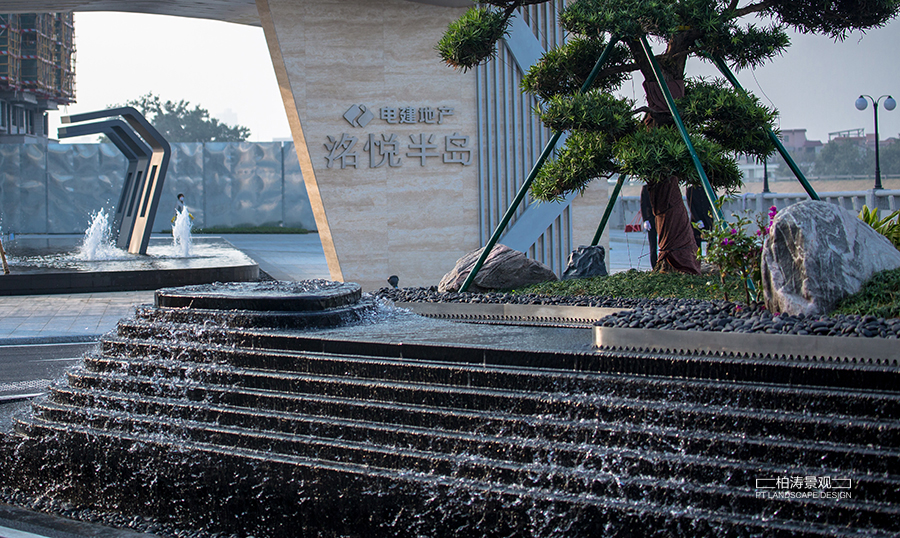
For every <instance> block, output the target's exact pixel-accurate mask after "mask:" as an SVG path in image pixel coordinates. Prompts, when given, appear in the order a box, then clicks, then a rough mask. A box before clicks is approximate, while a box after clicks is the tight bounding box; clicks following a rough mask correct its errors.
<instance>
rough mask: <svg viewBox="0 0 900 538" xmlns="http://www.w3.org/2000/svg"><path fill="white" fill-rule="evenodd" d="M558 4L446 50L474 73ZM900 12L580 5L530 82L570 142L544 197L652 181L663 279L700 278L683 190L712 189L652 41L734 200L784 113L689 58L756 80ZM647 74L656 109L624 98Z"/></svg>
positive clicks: (710, 4)
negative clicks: (670, 274) (709, 75)
mask: <svg viewBox="0 0 900 538" xmlns="http://www.w3.org/2000/svg"><path fill="white" fill-rule="evenodd" d="M546 1H549V0H488V1H486V2H484V3H482V5H481V6H480V7H473V8H471V9H470V10H469V11H467V12H466V14H465V15H464V16H463V17H461V18H460V19H459V20H458V21H455V22H454V23H452V24H451V25H450V27H449V28H448V30H447V32H446V33H445V35H444V37H443V38H442V39H441V41H440V42H439V43H438V45H437V49H438V51H439V53H440V54H441V57H442V58H443V59H444V61H446V62H447V63H448V64H450V65H451V66H454V67H456V68H459V69H462V70H463V71H465V70H467V69H470V68H472V67H474V66H476V65H478V64H480V63H481V62H484V61H486V60H487V59H489V58H490V57H491V56H492V55H493V54H494V51H495V45H496V43H497V41H498V40H499V39H501V38H502V37H503V36H504V35H505V33H506V31H507V27H508V24H509V20H510V17H512V16H513V15H514V13H515V10H516V9H517V8H519V7H521V6H524V5H529V4H539V3H543V2H546ZM741 4H744V5H741ZM898 11H900V0H864V1H851V0H757V1H753V0H751V1H750V2H747V3H744V2H739V1H738V0H575V1H573V2H570V3H569V4H568V5H567V6H566V7H565V8H564V9H563V11H562V13H561V16H560V21H561V24H562V25H563V27H564V28H565V29H566V31H567V32H569V34H570V39H569V40H568V41H567V42H566V43H565V44H564V45H562V46H560V47H559V48H556V49H553V50H550V51H548V52H547V53H546V54H545V55H544V56H543V58H542V59H541V60H540V61H539V62H538V63H537V64H535V65H534V66H533V67H532V68H531V69H530V70H529V71H528V73H527V74H526V76H525V79H524V81H523V89H524V90H525V91H526V92H528V93H530V94H532V95H534V96H536V97H537V98H538V101H539V103H540V105H539V109H540V118H541V120H542V121H543V122H544V124H545V125H547V126H548V127H550V128H551V129H553V130H554V131H557V132H560V131H566V132H568V133H569V137H568V138H567V140H566V143H565V145H564V147H562V148H561V149H560V150H559V151H558V152H557V156H556V158H555V159H554V160H553V161H551V162H549V163H548V164H547V165H545V166H544V167H543V168H542V170H541V172H540V174H539V175H538V177H537V178H536V179H535V180H534V182H533V183H532V185H531V194H532V196H533V197H534V198H537V199H540V200H556V199H561V198H562V197H563V196H565V195H566V194H567V193H569V192H572V191H583V190H584V189H585V188H586V186H587V184H588V183H589V182H590V181H592V180H594V179H596V178H608V177H610V176H612V175H613V174H627V175H628V176H629V177H632V178H636V179H640V180H642V181H644V182H645V183H646V185H647V187H648V189H649V191H650V198H651V202H652V203H653V205H654V213H655V215H656V225H657V230H658V232H659V234H660V264H658V265H657V267H658V268H662V269H674V270H679V271H683V272H696V271H698V270H699V265H698V264H697V260H696V245H694V241H693V238H692V234H691V231H690V222H689V218H688V216H687V212H686V211H685V209H684V207H683V205H682V204H681V203H680V185H693V186H695V187H700V186H701V179H700V176H699V174H698V172H697V170H696V168H695V167H694V164H693V160H692V157H691V155H690V153H689V151H688V148H687V146H686V145H685V143H684V142H683V140H682V138H681V136H680V135H679V132H678V130H677V129H676V126H675V121H674V119H673V116H672V115H671V113H670V112H669V109H668V106H667V104H666V102H665V100H664V97H663V92H662V91H661V90H660V86H659V85H658V84H657V82H656V80H657V78H656V75H655V73H654V70H653V67H652V64H651V62H650V60H649V59H648V56H647V47H648V46H649V45H648V43H649V41H648V39H649V40H650V41H652V42H655V43H661V44H664V45H665V50H664V51H663V52H661V53H659V54H655V55H654V57H655V59H656V61H657V62H658V64H659V66H660V68H661V71H662V75H663V79H664V80H665V83H666V86H667V88H668V90H669V92H670V93H671V94H672V96H673V97H674V98H675V101H676V103H677V108H678V110H679V113H680V114H681V116H682V120H683V122H684V125H685V127H686V130H687V131H688V133H689V135H690V139H691V142H692V144H693V145H694V147H695V149H696V151H697V154H698V155H699V158H700V161H701V163H702V165H703V169H704V171H705V173H706V175H707V177H708V179H709V182H710V183H711V185H712V187H713V188H714V189H716V190H717V191H726V192H728V191H733V190H736V189H738V188H739V187H740V185H741V174H740V172H739V170H738V167H737V163H736V159H735V156H736V155H737V154H743V155H749V156H754V157H758V158H766V157H768V156H770V155H771V154H772V153H773V152H774V149H775V148H774V145H773V143H772V141H771V139H770V138H769V135H768V131H767V129H771V130H773V131H774V130H775V119H776V115H777V112H776V111H775V110H773V109H769V108H767V107H765V106H763V105H762V104H760V102H759V101H758V100H757V99H756V98H755V97H753V96H751V95H749V94H746V93H744V92H743V91H740V90H737V89H735V88H733V87H731V86H730V85H729V83H728V82H727V81H725V80H722V79H714V80H703V79H691V78H686V77H685V64H686V61H687V59H688V57H689V56H696V57H699V58H701V59H703V60H706V61H709V60H710V59H711V58H719V59H721V60H722V61H724V62H725V63H727V64H730V65H731V66H732V67H733V68H735V69H745V68H755V67H758V66H760V65H762V64H764V63H766V62H768V61H770V60H772V59H773V58H775V57H776V56H778V55H780V54H782V53H783V52H784V51H785V50H786V49H787V48H788V46H789V44H790V40H789V38H788V35H787V33H786V30H787V29H788V28H793V29H795V30H797V31H799V32H802V33H819V34H825V35H828V36H830V37H831V38H833V39H835V40H843V39H845V38H846V37H848V36H849V35H850V33H851V32H853V31H863V32H864V31H866V30H868V29H872V28H878V27H881V26H884V25H885V24H886V23H887V22H889V21H890V20H891V19H892V18H894V17H895V16H896V15H897V14H898ZM751 19H752V20H751ZM758 19H762V20H763V22H764V23H765V24H764V25H761V24H759V22H758ZM613 40H615V41H616V44H615V45H614V48H613V49H611V51H612V52H611V53H610V54H609V56H608V58H607V61H606V62H605V64H604V65H603V66H602V68H601V70H600V72H599V74H598V76H597V77H596V79H595V80H594V82H593V84H592V85H591V87H590V88H589V89H588V91H586V92H584V93H580V91H579V89H580V87H581V85H582V84H583V83H584V82H585V81H586V80H587V79H588V74H589V72H590V71H591V69H592V68H593V67H594V63H595V62H596V60H597V58H599V57H600V55H601V53H602V52H603V51H604V50H605V49H606V47H607V44H608V43H609V42H610V41H613ZM635 72H640V73H641V74H642V75H643V78H644V81H645V82H644V92H645V95H646V100H647V105H646V106H641V107H636V106H635V103H634V102H632V101H630V100H628V99H624V98H619V97H616V96H614V95H613V94H612V92H614V91H615V90H617V89H618V88H619V87H620V86H621V85H622V83H623V82H624V81H626V80H628V79H629V77H630V76H631V75H632V73H635ZM676 197H677V198H676ZM675 200H677V201H678V203H675ZM688 241H689V243H688ZM691 247H692V248H691Z"/></svg>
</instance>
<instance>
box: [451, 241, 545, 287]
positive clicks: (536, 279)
mask: <svg viewBox="0 0 900 538" xmlns="http://www.w3.org/2000/svg"><path fill="white" fill-rule="evenodd" d="M483 250H484V248H480V249H478V250H475V251H472V252H469V253H468V254H466V255H465V256H463V257H462V258H460V259H459V260H457V261H456V266H455V267H454V268H453V269H452V270H451V271H450V272H449V273H447V274H446V275H444V278H442V279H441V283H440V284H439V285H438V291H442V292H443V291H459V288H460V287H461V286H462V285H463V282H465V281H466V277H468V276H469V272H471V271H472V268H473V267H474V266H475V262H477V261H478V257H479V256H481V252H482V251H483ZM551 280H557V278H556V275H555V274H554V273H553V271H551V270H550V268H549V267H547V266H546V265H544V264H543V263H541V262H539V261H535V260H532V259H529V258H527V257H526V256H525V254H523V253H522V252H519V251H518V250H513V249H511V248H509V247H507V246H506V245H500V244H497V245H494V248H493V249H492V250H491V253H490V254H489V255H488V257H487V259H485V260H484V265H482V266H481V270H479V271H478V274H477V275H475V280H474V281H473V282H472V284H471V285H470V286H469V289H468V290H467V291H471V292H476V293H481V292H485V291H494V290H503V289H509V288H521V287H524V286H530V285H531V284H538V283H540V282H547V281H551Z"/></svg>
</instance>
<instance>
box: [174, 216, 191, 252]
mask: <svg viewBox="0 0 900 538" xmlns="http://www.w3.org/2000/svg"><path fill="white" fill-rule="evenodd" d="M192 220H193V217H192V216H191V214H190V212H189V211H188V208H187V206H184V209H182V210H181V211H178V212H177V214H176V216H175V223H174V224H173V225H172V239H173V244H172V246H173V248H174V249H175V256H178V257H181V258H188V257H190V256H192V255H193V254H194V243H193V239H192V238H191V226H192V225H193V224H192V222H191V221H192Z"/></svg>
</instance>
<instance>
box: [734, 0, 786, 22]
mask: <svg viewBox="0 0 900 538" xmlns="http://www.w3.org/2000/svg"><path fill="white" fill-rule="evenodd" d="M777 3H778V2H777V0H763V1H762V2H760V3H758V4H750V5H748V6H744V7H742V8H741V9H735V10H734V18H735V19H737V18H740V17H743V16H744V15H749V14H750V13H759V12H760V11H764V10H766V9H768V8H770V7H772V6H774V5H775V4H777ZM732 4H737V2H734V1H733V2H732Z"/></svg>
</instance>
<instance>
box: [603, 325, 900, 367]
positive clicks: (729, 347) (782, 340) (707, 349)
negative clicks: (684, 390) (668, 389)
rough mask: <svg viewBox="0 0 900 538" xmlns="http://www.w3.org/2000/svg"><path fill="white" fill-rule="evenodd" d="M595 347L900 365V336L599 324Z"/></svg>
mask: <svg viewBox="0 0 900 538" xmlns="http://www.w3.org/2000/svg"><path fill="white" fill-rule="evenodd" d="M593 330H594V345H595V346H596V347H597V348H599V349H604V350H635V351H646V352H657V353H672V354H688V355H697V354H724V355H728V354H737V355H749V356H760V357H785V358H792V359H809V360H825V361H839V362H859V363H863V364H876V365H891V366H898V365H900V351H898V349H900V340H897V339H890V338H853V337H841V336H805V335H790V334H764V333H735V332H714V331H675V330H665V329H639V328H635V329H627V328H619V327H598V326H595V327H594V329H593Z"/></svg>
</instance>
